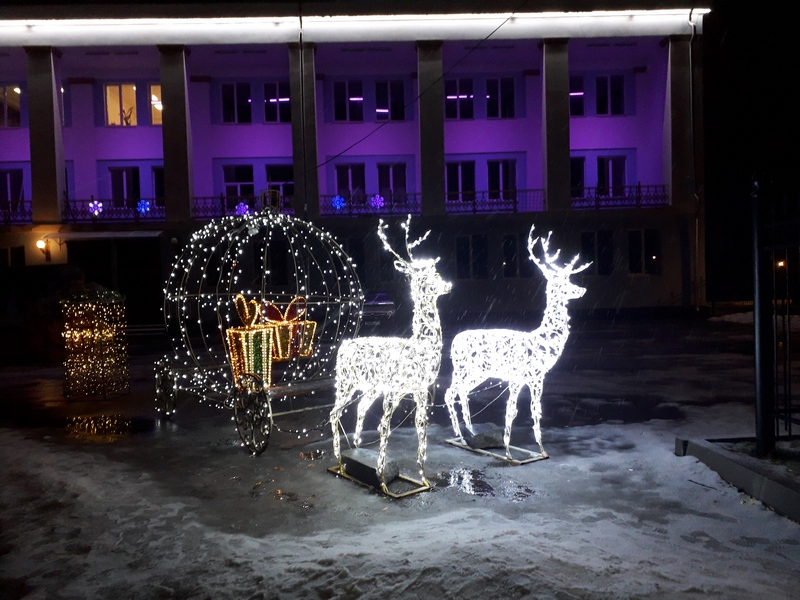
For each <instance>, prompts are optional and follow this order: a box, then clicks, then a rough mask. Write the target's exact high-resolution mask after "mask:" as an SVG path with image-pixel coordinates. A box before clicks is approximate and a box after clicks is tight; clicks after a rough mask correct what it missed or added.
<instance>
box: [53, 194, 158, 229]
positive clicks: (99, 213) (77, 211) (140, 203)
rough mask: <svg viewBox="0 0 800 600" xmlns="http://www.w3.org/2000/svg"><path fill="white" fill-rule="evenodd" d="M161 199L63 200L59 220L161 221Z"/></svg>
mask: <svg viewBox="0 0 800 600" xmlns="http://www.w3.org/2000/svg"><path fill="white" fill-rule="evenodd" d="M164 218H165V213H164V199H163V198H128V199H125V200H119V199H108V198H95V197H94V196H91V197H89V199H88V200H87V199H77V200H76V199H69V198H65V199H64V204H63V206H62V207H61V219H62V220H63V221H64V222H65V223H83V222H111V221H129V222H130V221H133V222H136V223H138V222H140V221H163V220H164Z"/></svg>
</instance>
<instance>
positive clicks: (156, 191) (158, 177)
mask: <svg viewBox="0 0 800 600" xmlns="http://www.w3.org/2000/svg"><path fill="white" fill-rule="evenodd" d="M151 174H152V177H153V198H154V199H155V201H156V206H164V198H165V197H166V195H167V194H166V191H165V188H164V167H152V169H151Z"/></svg>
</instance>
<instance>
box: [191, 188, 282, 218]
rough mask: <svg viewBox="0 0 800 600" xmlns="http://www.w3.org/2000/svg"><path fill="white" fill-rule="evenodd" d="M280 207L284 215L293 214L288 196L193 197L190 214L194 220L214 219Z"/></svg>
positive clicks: (222, 195)
mask: <svg viewBox="0 0 800 600" xmlns="http://www.w3.org/2000/svg"><path fill="white" fill-rule="evenodd" d="M276 207H280V212H282V213H284V214H289V215H292V214H294V207H293V206H292V198H291V197H290V196H280V197H278V196H263V195H259V196H226V195H224V194H220V195H219V196H195V198H194V201H193V203H192V214H193V215H194V217H195V218H196V219H216V218H219V217H227V216H231V215H244V214H251V215H252V214H253V213H256V212H259V211H262V210H264V209H268V208H276Z"/></svg>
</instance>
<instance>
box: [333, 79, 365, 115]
mask: <svg viewBox="0 0 800 600" xmlns="http://www.w3.org/2000/svg"><path fill="white" fill-rule="evenodd" d="M333 118H334V120H336V121H363V120H364V95H363V86H362V85H361V82H360V81H335V82H334V83H333Z"/></svg>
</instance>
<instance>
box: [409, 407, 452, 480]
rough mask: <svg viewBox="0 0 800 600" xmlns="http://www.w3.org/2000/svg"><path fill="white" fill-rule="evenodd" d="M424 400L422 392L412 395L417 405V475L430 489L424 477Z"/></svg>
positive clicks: (425, 441)
mask: <svg viewBox="0 0 800 600" xmlns="http://www.w3.org/2000/svg"><path fill="white" fill-rule="evenodd" d="M426 398H427V393H426V392H424V391H422V392H416V393H415V394H414V403H415V404H416V405H417V406H416V409H417V412H416V414H415V415H414V424H415V425H416V426H417V464H418V465H419V474H420V477H421V478H422V482H423V483H424V484H425V485H426V486H429V487H430V483H428V479H427V478H426V477H425V459H426V458H427V455H428V403H427V402H426V401H425V399H426ZM460 433H461V432H459V435H460Z"/></svg>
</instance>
